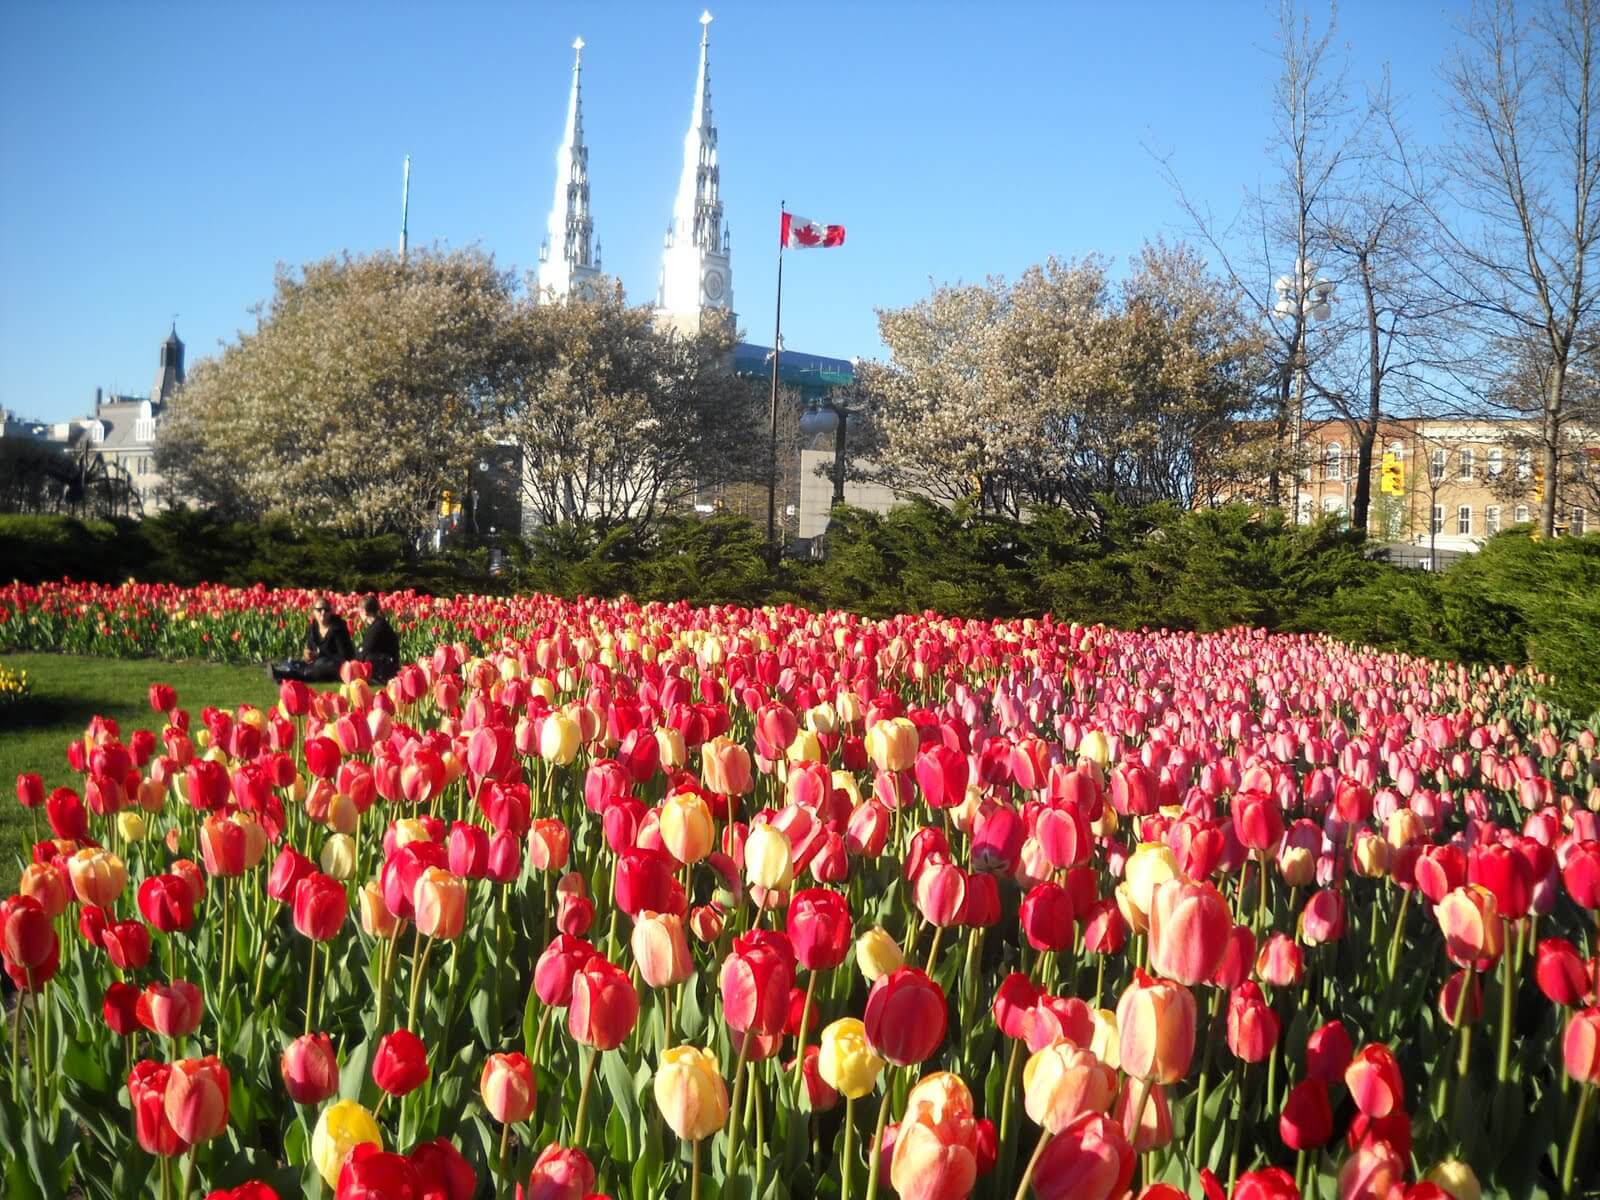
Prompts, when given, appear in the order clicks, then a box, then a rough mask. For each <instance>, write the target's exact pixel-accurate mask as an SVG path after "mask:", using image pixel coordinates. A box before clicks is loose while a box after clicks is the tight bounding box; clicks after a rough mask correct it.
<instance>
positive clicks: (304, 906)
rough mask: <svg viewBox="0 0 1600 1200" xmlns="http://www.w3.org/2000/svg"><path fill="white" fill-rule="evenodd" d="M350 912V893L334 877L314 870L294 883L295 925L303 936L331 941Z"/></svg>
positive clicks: (314, 939) (316, 940) (320, 940)
mask: <svg viewBox="0 0 1600 1200" xmlns="http://www.w3.org/2000/svg"><path fill="white" fill-rule="evenodd" d="M349 915H350V897H349V895H348V894H347V893H346V892H345V890H344V884H342V883H340V882H339V881H338V880H337V879H334V878H332V877H331V876H328V875H324V874H322V872H320V871H316V872H313V873H312V874H310V875H308V876H306V877H305V878H304V879H302V880H301V881H300V882H299V883H297V884H295V888H294V927H295V931H296V932H297V933H299V934H300V935H301V936H302V937H308V938H310V939H311V940H312V941H314V942H326V941H331V940H332V939H333V938H334V937H335V936H336V935H337V934H338V932H339V930H340V929H341V928H343V926H344V920H345V918H346V917H347V916H349Z"/></svg>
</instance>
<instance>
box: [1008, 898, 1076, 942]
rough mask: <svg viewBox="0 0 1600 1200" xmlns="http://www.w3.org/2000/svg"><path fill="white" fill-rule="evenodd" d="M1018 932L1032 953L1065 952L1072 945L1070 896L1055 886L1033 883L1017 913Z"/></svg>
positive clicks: (1072, 927) (1073, 933) (1072, 928)
mask: <svg viewBox="0 0 1600 1200" xmlns="http://www.w3.org/2000/svg"><path fill="white" fill-rule="evenodd" d="M1018 915H1019V917H1020V919H1021V922H1022V931H1023V933H1025V934H1026V935H1027V937H1028V944H1029V945H1030V946H1032V947H1033V948H1034V949H1035V950H1066V949H1068V948H1069V947H1071V945H1072V940H1073V937H1074V936H1075V930H1074V926H1073V923H1072V897H1071V896H1070V895H1069V894H1068V892H1067V889H1066V888H1064V887H1062V886H1061V885H1060V884H1058V883H1041V884H1036V885H1035V886H1034V887H1033V888H1031V889H1029V891H1028V894H1027V895H1026V896H1024V897H1023V898H1022V905H1021V907H1020V909H1019V910H1018Z"/></svg>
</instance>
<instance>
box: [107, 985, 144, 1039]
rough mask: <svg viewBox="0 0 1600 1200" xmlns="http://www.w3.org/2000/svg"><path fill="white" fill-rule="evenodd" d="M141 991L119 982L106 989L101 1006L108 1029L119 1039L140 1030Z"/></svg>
mask: <svg viewBox="0 0 1600 1200" xmlns="http://www.w3.org/2000/svg"><path fill="white" fill-rule="evenodd" d="M138 1006H139V989H138V988H137V987H135V986H134V985H133V984H131V983H122V982H117V983H113V984H112V985H111V986H110V987H108V988H107V989H106V998H105V1000H104V1002H103V1003H102V1004H101V1006H100V1012H101V1015H102V1016H104V1017H105V1022H106V1028H107V1029H109V1030H111V1032H112V1033H114V1034H116V1035H117V1036H118V1037H127V1036H128V1035H129V1034H130V1033H132V1032H133V1031H134V1030H136V1029H138V1028H139V1013H138Z"/></svg>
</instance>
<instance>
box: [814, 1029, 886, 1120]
mask: <svg viewBox="0 0 1600 1200" xmlns="http://www.w3.org/2000/svg"><path fill="white" fill-rule="evenodd" d="M883 1067H884V1061H883V1059H881V1058H879V1057H878V1055H876V1054H874V1053H873V1051H872V1046H871V1045H870V1043H868V1041H867V1029H866V1026H865V1025H864V1024H862V1022H860V1021H858V1020H856V1019H855V1018H854V1017H841V1018H840V1019H839V1020H837V1021H835V1022H833V1023H832V1024H831V1025H829V1026H828V1027H827V1028H826V1029H824V1030H823V1031H822V1042H821V1053H820V1056H819V1057H818V1059H817V1071H818V1073H819V1074H820V1075H821V1076H822V1078H823V1079H824V1080H826V1081H827V1083H828V1084H829V1085H831V1086H832V1087H834V1088H835V1089H837V1090H838V1091H839V1093H840V1094H841V1095H843V1096H846V1097H848V1098H849V1099H852V1100H859V1099H861V1097H863V1096H865V1095H867V1094H868V1093H870V1092H871V1091H872V1089H873V1088H874V1087H875V1086H876V1085H877V1082H878V1074H879V1072H881V1071H882V1070H883Z"/></svg>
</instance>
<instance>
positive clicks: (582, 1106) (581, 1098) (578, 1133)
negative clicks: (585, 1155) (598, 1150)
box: [572, 1048, 600, 1150]
mask: <svg viewBox="0 0 1600 1200" xmlns="http://www.w3.org/2000/svg"><path fill="white" fill-rule="evenodd" d="M599 1062H600V1050H599V1049H598V1048H596V1049H594V1050H591V1051H590V1052H589V1065H588V1066H587V1067H585V1068H584V1070H583V1087H581V1088H580V1089H579V1090H578V1126H577V1128H576V1129H575V1130H574V1131H573V1134H572V1144H573V1146H574V1147H576V1148H577V1149H579V1150H581V1149H583V1129H584V1126H585V1124H587V1121H588V1116H589V1086H590V1085H591V1084H592V1083H594V1069H595V1067H596V1066H597V1065H598V1064H599Z"/></svg>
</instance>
